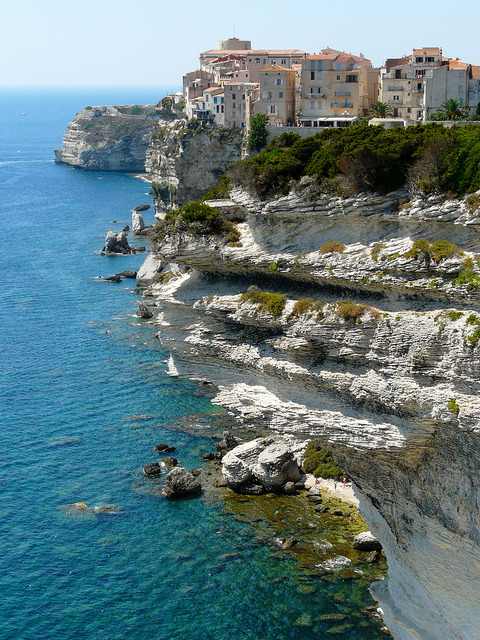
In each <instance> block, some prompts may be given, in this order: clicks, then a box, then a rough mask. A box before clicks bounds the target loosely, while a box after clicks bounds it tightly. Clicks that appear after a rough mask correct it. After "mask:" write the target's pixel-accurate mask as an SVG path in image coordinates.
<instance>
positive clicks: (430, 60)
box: [425, 56, 435, 62]
mask: <svg viewBox="0 0 480 640" xmlns="http://www.w3.org/2000/svg"><path fill="white" fill-rule="evenodd" d="M425 62H435V58H434V57H433V56H427V57H426V58H425Z"/></svg>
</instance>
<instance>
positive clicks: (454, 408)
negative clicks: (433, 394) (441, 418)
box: [447, 398, 460, 413]
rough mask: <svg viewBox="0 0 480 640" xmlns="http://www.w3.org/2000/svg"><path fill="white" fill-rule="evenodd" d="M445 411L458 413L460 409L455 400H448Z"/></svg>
mask: <svg viewBox="0 0 480 640" xmlns="http://www.w3.org/2000/svg"><path fill="white" fill-rule="evenodd" d="M447 409H449V410H450V411H451V412H452V413H458V412H459V411H460V407H459V406H458V404H457V401H456V399H455V398H450V400H449V401H448V402H447Z"/></svg>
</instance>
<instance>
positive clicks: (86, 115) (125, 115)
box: [55, 106, 158, 173]
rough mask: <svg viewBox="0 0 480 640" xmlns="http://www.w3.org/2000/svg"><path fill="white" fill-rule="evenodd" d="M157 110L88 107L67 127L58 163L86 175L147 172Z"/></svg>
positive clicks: (136, 107)
mask: <svg viewBox="0 0 480 640" xmlns="http://www.w3.org/2000/svg"><path fill="white" fill-rule="evenodd" d="M157 119H158V114H157V112H156V111H155V109H154V107H148V106H147V107H138V106H130V107H87V108H86V109H84V110H83V111H81V112H80V113H78V114H77V116H76V118H75V120H72V122H70V123H69V124H68V126H67V130H66V131H65V135H64V137H63V146H62V147H61V149H55V162H63V163H66V164H71V165H73V166H74V167H78V168H80V169H85V170H87V171H132V172H139V173H142V172H144V171H145V157H146V152H147V147H148V144H149V142H150V137H151V134H152V131H153V128H154V124H155V122H156V120H157Z"/></svg>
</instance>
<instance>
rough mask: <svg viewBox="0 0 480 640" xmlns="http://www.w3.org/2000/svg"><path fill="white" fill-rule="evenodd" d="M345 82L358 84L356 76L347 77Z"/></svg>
mask: <svg viewBox="0 0 480 640" xmlns="http://www.w3.org/2000/svg"><path fill="white" fill-rule="evenodd" d="M345 82H358V76H348V75H347V77H346V78H345Z"/></svg>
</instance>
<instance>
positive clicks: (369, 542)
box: [353, 531, 382, 551]
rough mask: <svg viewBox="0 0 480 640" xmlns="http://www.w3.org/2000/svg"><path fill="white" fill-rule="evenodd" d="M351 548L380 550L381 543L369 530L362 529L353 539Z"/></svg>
mask: <svg viewBox="0 0 480 640" xmlns="http://www.w3.org/2000/svg"><path fill="white" fill-rule="evenodd" d="M353 548H354V549H356V550H357V551H381V550H382V545H381V544H380V542H379V541H378V540H377V539H376V538H375V536H373V535H372V534H371V532H370V531H364V532H363V533H359V534H358V536H355V538H354V539H353Z"/></svg>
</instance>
